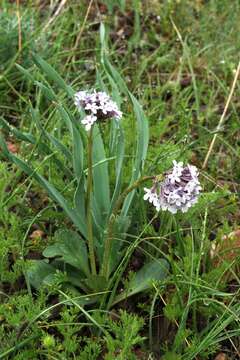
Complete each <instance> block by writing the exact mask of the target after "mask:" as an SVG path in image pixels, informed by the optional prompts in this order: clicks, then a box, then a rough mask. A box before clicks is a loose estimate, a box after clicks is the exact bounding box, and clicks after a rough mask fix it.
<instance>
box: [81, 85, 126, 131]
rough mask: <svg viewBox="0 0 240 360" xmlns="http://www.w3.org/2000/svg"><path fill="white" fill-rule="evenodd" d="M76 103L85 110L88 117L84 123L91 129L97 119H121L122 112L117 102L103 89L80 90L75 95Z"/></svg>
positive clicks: (87, 128)
mask: <svg viewBox="0 0 240 360" xmlns="http://www.w3.org/2000/svg"><path fill="white" fill-rule="evenodd" d="M74 99H75V101H74V103H75V105H76V106H77V107H78V108H79V109H80V110H84V111H85V113H86V115H87V116H86V117H85V118H84V119H83V120H82V124H83V125H84V126H85V128H86V130H87V131H89V130H90V129H91V126H92V125H93V124H94V123H95V122H96V121H106V120H109V119H111V118H115V119H117V120H119V119H121V117H122V112H121V111H120V110H119V109H118V106H117V104H116V103H115V102H114V101H113V100H112V99H111V98H110V96H109V95H108V94H106V93H105V92H103V91H100V92H96V91H95V90H94V91H92V92H87V91H79V92H77V93H76V94H75V96H74Z"/></svg>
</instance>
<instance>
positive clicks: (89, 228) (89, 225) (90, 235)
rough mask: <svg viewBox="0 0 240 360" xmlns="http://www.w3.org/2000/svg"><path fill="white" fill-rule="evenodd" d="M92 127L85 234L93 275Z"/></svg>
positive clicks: (89, 137) (94, 268)
mask: <svg viewBox="0 0 240 360" xmlns="http://www.w3.org/2000/svg"><path fill="white" fill-rule="evenodd" d="M92 131H93V130H92V128H91V130H90V132H89V136H88V179H87V201H86V202H87V234H88V249H89V258H90V265H91V271H92V274H93V275H96V274H97V271H96V260H95V254H94V241H93V226H92V212H91V197H92V193H93V171H92V147H93V134H92Z"/></svg>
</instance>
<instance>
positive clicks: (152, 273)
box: [113, 259, 169, 305]
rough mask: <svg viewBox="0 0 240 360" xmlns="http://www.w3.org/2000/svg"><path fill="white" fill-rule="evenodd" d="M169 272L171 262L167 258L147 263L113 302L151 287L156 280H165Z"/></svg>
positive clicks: (115, 302)
mask: <svg viewBox="0 0 240 360" xmlns="http://www.w3.org/2000/svg"><path fill="white" fill-rule="evenodd" d="M168 273H169V264H168V262H167V261H166V260H165V259H158V260H157V259H156V260H153V261H151V262H149V263H147V264H145V265H144V266H143V267H142V268H141V269H140V270H139V271H138V272H137V273H136V274H134V276H133V278H132V279H131V280H130V282H129V283H128V289H127V290H125V291H124V292H122V293H121V294H120V295H118V296H117V297H116V299H115V301H114V302H113V305H114V304H117V303H118V302H120V301H122V300H124V299H126V298H128V297H130V296H132V295H135V294H138V293H140V292H142V291H145V290H147V289H150V288H151V287H152V283H153V282H154V281H163V280H165V279H166V277H167V276H168Z"/></svg>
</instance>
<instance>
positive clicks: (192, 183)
mask: <svg viewBox="0 0 240 360" xmlns="http://www.w3.org/2000/svg"><path fill="white" fill-rule="evenodd" d="M201 189H202V188H201V185H200V182H199V180H198V170H197V168H196V167H195V166H193V165H189V164H187V165H186V166H184V165H183V163H182V162H179V163H178V162H176V161H175V160H174V161H173V169H172V170H171V171H169V172H167V173H166V175H165V178H164V180H163V181H162V182H158V181H157V180H156V181H155V182H154V184H153V186H152V188H151V189H148V188H144V191H145V195H144V200H148V201H149V202H150V203H152V204H153V205H154V206H155V208H156V210H157V211H159V210H163V211H165V210H168V211H170V212H171V213H172V214H176V213H177V211H182V212H183V213H184V212H187V211H188V209H189V208H190V207H191V206H193V205H194V204H195V203H196V202H197V201H198V197H199V194H200V191H201Z"/></svg>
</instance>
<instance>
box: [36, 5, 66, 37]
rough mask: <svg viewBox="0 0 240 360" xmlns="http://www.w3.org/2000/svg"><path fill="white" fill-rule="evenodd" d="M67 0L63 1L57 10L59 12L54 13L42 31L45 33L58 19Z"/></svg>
mask: <svg viewBox="0 0 240 360" xmlns="http://www.w3.org/2000/svg"><path fill="white" fill-rule="evenodd" d="M66 2H67V0H62V1H61V2H60V4H59V6H58V8H57V10H56V11H55V12H54V14H53V16H52V17H51V18H50V19H49V20H48V22H47V23H46V25H45V26H44V27H43V30H42V31H45V30H46V29H47V28H48V27H49V26H50V25H51V23H52V22H53V21H54V20H55V19H56V17H57V16H58V15H59V14H60V12H61V11H62V9H63V7H64V5H65V4H66Z"/></svg>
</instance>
